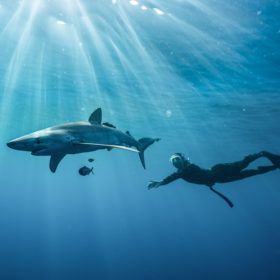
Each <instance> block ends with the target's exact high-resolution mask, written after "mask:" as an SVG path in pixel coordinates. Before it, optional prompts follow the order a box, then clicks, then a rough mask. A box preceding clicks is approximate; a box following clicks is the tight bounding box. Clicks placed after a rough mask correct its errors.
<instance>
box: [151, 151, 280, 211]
mask: <svg viewBox="0 0 280 280" xmlns="http://www.w3.org/2000/svg"><path fill="white" fill-rule="evenodd" d="M261 157H265V158H267V159H268V160H270V161H271V163H272V164H273V165H268V166H258V167H257V168H256V169H246V168H247V167H248V166H249V164H250V163H251V162H253V161H255V160H257V159H259V158H261ZM170 161H171V163H172V164H173V165H174V167H175V168H177V171H176V172H174V173H173V174H171V175H170V176H168V177H166V178H165V179H163V180H161V181H150V183H149V185H148V189H152V188H158V187H160V186H162V185H167V184H169V183H171V182H173V181H175V180H177V179H183V180H185V181H187V182H189V183H194V184H199V185H206V186H207V187H209V188H210V190H211V191H213V192H214V193H216V194H217V195H218V196H220V197H221V198H222V199H224V200H225V201H226V202H227V203H228V205H229V206H230V207H233V203H232V202H231V201H230V200H229V199H228V198H227V197H226V196H224V195H223V194H221V193H220V192H218V191H216V190H215V189H214V188H213V186H214V185H215V183H228V182H233V181H237V180H242V179H245V178H248V177H252V176H255V175H259V174H264V173H267V172H270V171H273V170H276V169H277V168H280V155H275V154H272V153H269V152H266V151H262V152H259V153H256V154H252V155H248V156H246V157H245V158H244V159H243V160H241V161H237V162H232V163H222V164H217V165H214V166H213V167H212V168H210V169H203V168H201V167H199V166H198V165H195V164H193V163H191V161H190V159H189V158H187V159H186V158H185V157H184V155H183V154H181V153H175V154H173V155H172V156H171V158H170ZM244 169H245V170H244Z"/></svg>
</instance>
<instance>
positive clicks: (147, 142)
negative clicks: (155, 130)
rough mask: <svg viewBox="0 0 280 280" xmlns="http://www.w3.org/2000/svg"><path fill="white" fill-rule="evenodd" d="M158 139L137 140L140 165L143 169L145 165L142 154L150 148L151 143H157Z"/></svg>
mask: <svg viewBox="0 0 280 280" xmlns="http://www.w3.org/2000/svg"><path fill="white" fill-rule="evenodd" d="M159 140H160V138H141V139H139V140H138V142H139V143H140V148H139V151H140V152H139V157H140V160H141V163H142V166H143V168H144V169H146V164H145V157H144V152H145V150H146V149H147V148H148V147H149V146H151V145H152V144H153V143H155V142H158V141H159Z"/></svg>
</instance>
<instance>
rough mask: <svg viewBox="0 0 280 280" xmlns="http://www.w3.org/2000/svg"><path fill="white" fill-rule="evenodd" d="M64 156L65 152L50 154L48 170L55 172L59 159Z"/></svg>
mask: <svg viewBox="0 0 280 280" xmlns="http://www.w3.org/2000/svg"><path fill="white" fill-rule="evenodd" d="M64 157H65V154H62V153H55V154H52V155H51V158H50V170H51V172H53V173H54V172H55V171H56V168H57V166H58V165H59V163H60V162H61V160H62V159H63V158H64Z"/></svg>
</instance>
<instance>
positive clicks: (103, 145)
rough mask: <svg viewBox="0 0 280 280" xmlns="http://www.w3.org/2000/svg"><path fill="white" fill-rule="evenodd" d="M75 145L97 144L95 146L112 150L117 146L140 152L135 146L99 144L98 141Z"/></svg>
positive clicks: (117, 147)
mask: <svg viewBox="0 0 280 280" xmlns="http://www.w3.org/2000/svg"><path fill="white" fill-rule="evenodd" d="M74 145H83V146H95V147H101V148H104V149H107V150H111V149H114V148H115V149H122V150H127V151H131V152H135V153H139V152H140V151H138V150H137V149H135V148H131V147H126V146H121V145H110V144H98V143H75V144H74Z"/></svg>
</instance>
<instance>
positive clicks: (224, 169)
mask: <svg viewBox="0 0 280 280" xmlns="http://www.w3.org/2000/svg"><path fill="white" fill-rule="evenodd" d="M263 156H264V155H263V154H262V152H261V153H257V154H252V155H248V156H246V157H244V159H242V160H239V161H235V162H231V163H220V164H216V165H214V166H212V168H211V171H212V172H213V174H215V175H219V174H221V173H222V174H223V175H225V174H227V176H229V175H230V174H236V173H239V172H240V171H242V170H243V169H245V168H247V167H248V166H249V164H250V163H251V162H253V161H255V160H257V159H259V158H261V157H263Z"/></svg>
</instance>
